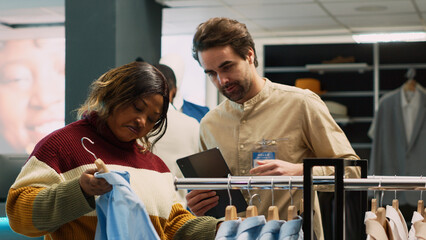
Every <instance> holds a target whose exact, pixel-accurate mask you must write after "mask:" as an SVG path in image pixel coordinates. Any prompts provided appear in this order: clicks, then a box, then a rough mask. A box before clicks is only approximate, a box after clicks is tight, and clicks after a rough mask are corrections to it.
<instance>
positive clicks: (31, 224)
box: [6, 62, 218, 239]
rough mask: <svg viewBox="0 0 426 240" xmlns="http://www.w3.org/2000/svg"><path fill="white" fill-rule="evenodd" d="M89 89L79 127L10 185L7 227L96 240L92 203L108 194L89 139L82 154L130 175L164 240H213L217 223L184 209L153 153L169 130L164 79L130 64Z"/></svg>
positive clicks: (49, 140)
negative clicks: (86, 140) (83, 143)
mask: <svg viewBox="0 0 426 240" xmlns="http://www.w3.org/2000/svg"><path fill="white" fill-rule="evenodd" d="M91 87H92V88H91V92H90V94H89V97H88V98H87V100H86V102H85V103H84V104H83V105H82V106H81V107H80V109H78V116H79V118H80V120H78V121H76V122H74V123H71V124H69V125H67V126H65V127H64V128H62V129H59V130H57V131H55V132H53V133H51V134H49V135H48V136H47V137H45V138H44V139H42V140H41V141H40V142H39V143H38V144H37V145H36V147H35V149H34V151H33V153H32V154H31V155H30V158H29V160H28V161H27V163H26V164H25V166H24V167H23V169H22V171H21V173H20V174H19V176H18V178H17V179H16V181H15V183H14V184H13V185H12V187H11V189H10V191H9V195H8V199H7V205H6V211H7V215H8V217H9V221H10V226H11V228H12V229H13V230H14V231H16V232H18V233H21V234H24V235H27V236H31V237H35V236H42V235H45V239H94V236H95V231H96V224H97V216H96V212H95V211H94V210H95V196H97V195H102V194H105V193H107V192H109V191H111V189H112V187H111V185H110V184H108V183H107V182H106V181H105V179H103V178H96V177H95V176H94V173H95V172H96V171H97V169H96V168H95V165H94V160H95V159H94V157H93V156H92V155H91V154H90V153H89V152H87V151H86V150H85V149H84V146H83V145H82V141H81V139H82V138H83V137H87V138H89V139H90V140H92V141H93V144H88V142H86V143H87V144H86V146H85V147H86V148H88V149H89V150H90V151H91V152H93V153H94V154H95V155H96V157H97V158H100V159H102V160H103V161H104V162H105V163H106V165H107V167H108V169H109V170H118V171H127V172H128V173H129V174H130V176H131V178H132V179H131V181H130V185H131V188H132V190H133V191H134V192H135V193H136V194H137V195H138V197H139V198H140V200H141V201H142V202H143V203H144V205H145V207H146V211H147V212H148V214H149V218H150V220H151V222H152V224H153V226H154V228H155V230H156V232H157V233H158V235H159V236H160V238H161V239H172V238H173V239H191V238H192V239H194V238H197V239H213V238H214V235H215V231H216V225H217V223H218V221H217V220H216V219H214V218H211V217H202V218H196V217H195V216H193V215H192V214H191V213H189V212H188V211H186V210H185V209H183V207H182V206H181V204H179V203H178V202H177V201H176V199H177V198H176V192H175V190H174V186H173V178H172V175H171V173H170V171H169V169H168V168H167V166H166V165H165V164H164V162H163V161H162V160H161V159H160V158H158V157H157V156H156V155H154V154H153V153H151V151H150V150H151V148H152V145H153V144H155V142H156V141H158V140H159V139H160V138H161V137H162V135H163V134H164V132H165V129H166V125H167V120H166V118H167V117H166V116H167V115H166V114H167V110H168V105H169V91H168V87H167V83H166V81H165V79H164V76H163V75H162V74H161V72H160V71H158V70H157V69H156V68H154V67H153V66H151V65H150V64H148V63H144V62H132V63H130V64H127V65H124V66H121V67H118V68H115V69H112V70H110V71H108V72H107V73H105V74H103V75H102V76H101V77H100V78H99V79H97V80H96V81H95V82H94V83H93V84H92V86H91ZM129 211H132V210H131V209H129ZM138 223H139V224H140V222H139V221H138V219H135V220H134V222H133V224H135V227H138ZM195 236H196V237H195Z"/></svg>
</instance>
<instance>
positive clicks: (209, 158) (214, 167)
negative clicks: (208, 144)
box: [176, 148, 247, 218]
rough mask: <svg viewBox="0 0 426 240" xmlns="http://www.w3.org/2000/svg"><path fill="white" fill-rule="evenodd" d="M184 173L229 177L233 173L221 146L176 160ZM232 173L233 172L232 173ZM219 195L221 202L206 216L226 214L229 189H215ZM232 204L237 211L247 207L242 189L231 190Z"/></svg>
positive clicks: (195, 175)
mask: <svg viewBox="0 0 426 240" xmlns="http://www.w3.org/2000/svg"><path fill="white" fill-rule="evenodd" d="M176 163H177V165H178V166H179V168H180V170H181V171H182V174H183V176H184V177H186V178H227V177H228V174H230V173H231V171H230V170H229V167H228V165H227V164H226V162H225V159H224V158H223V156H222V154H221V153H220V150H219V148H212V149H209V150H206V151H203V152H199V153H196V154H193V155H190V156H187V157H184V158H180V159H178V160H176ZM231 175H232V174H231ZM215 191H216V194H217V196H219V204H218V205H216V207H214V208H212V209H210V210H209V211H207V212H206V214H205V215H206V216H212V217H215V218H221V217H224V216H225V209H226V207H227V206H228V205H229V196H228V190H215ZM231 197H232V205H234V206H235V207H236V208H237V212H243V211H245V210H246V208H247V202H246V200H245V199H244V196H243V194H242V193H241V191H240V190H231Z"/></svg>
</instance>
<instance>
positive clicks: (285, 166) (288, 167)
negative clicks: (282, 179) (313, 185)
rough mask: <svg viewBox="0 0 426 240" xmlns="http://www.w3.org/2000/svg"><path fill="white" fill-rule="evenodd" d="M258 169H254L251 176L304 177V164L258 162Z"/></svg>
mask: <svg viewBox="0 0 426 240" xmlns="http://www.w3.org/2000/svg"><path fill="white" fill-rule="evenodd" d="M257 163H258V164H259V166H258V167H255V168H252V169H251V170H250V174H253V175H258V176H302V175H303V164H302V163H289V162H286V161H283V160H278V159H275V160H263V161H258V162H257Z"/></svg>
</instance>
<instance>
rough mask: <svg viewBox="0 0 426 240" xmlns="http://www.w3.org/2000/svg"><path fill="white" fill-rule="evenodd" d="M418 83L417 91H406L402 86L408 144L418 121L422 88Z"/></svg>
mask: <svg viewBox="0 0 426 240" xmlns="http://www.w3.org/2000/svg"><path fill="white" fill-rule="evenodd" d="M418 85H419V84H416V90H415V91H405V90H404V88H401V91H402V94H401V107H402V113H403V114H402V117H403V118H404V126H405V136H406V138H407V145H408V144H409V143H410V140H411V135H412V133H413V128H414V123H415V122H416V118H417V114H418V112H419V108H420V93H419V91H421V90H420V88H419V86H418Z"/></svg>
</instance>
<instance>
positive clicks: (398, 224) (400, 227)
mask: <svg viewBox="0 0 426 240" xmlns="http://www.w3.org/2000/svg"><path fill="white" fill-rule="evenodd" d="M386 217H387V218H389V224H390V227H391V230H392V233H393V236H394V239H395V240H407V239H408V228H407V224H406V223H405V219H404V216H402V214H401V211H399V210H396V209H395V208H393V207H392V206H390V205H387V206H386Z"/></svg>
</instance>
